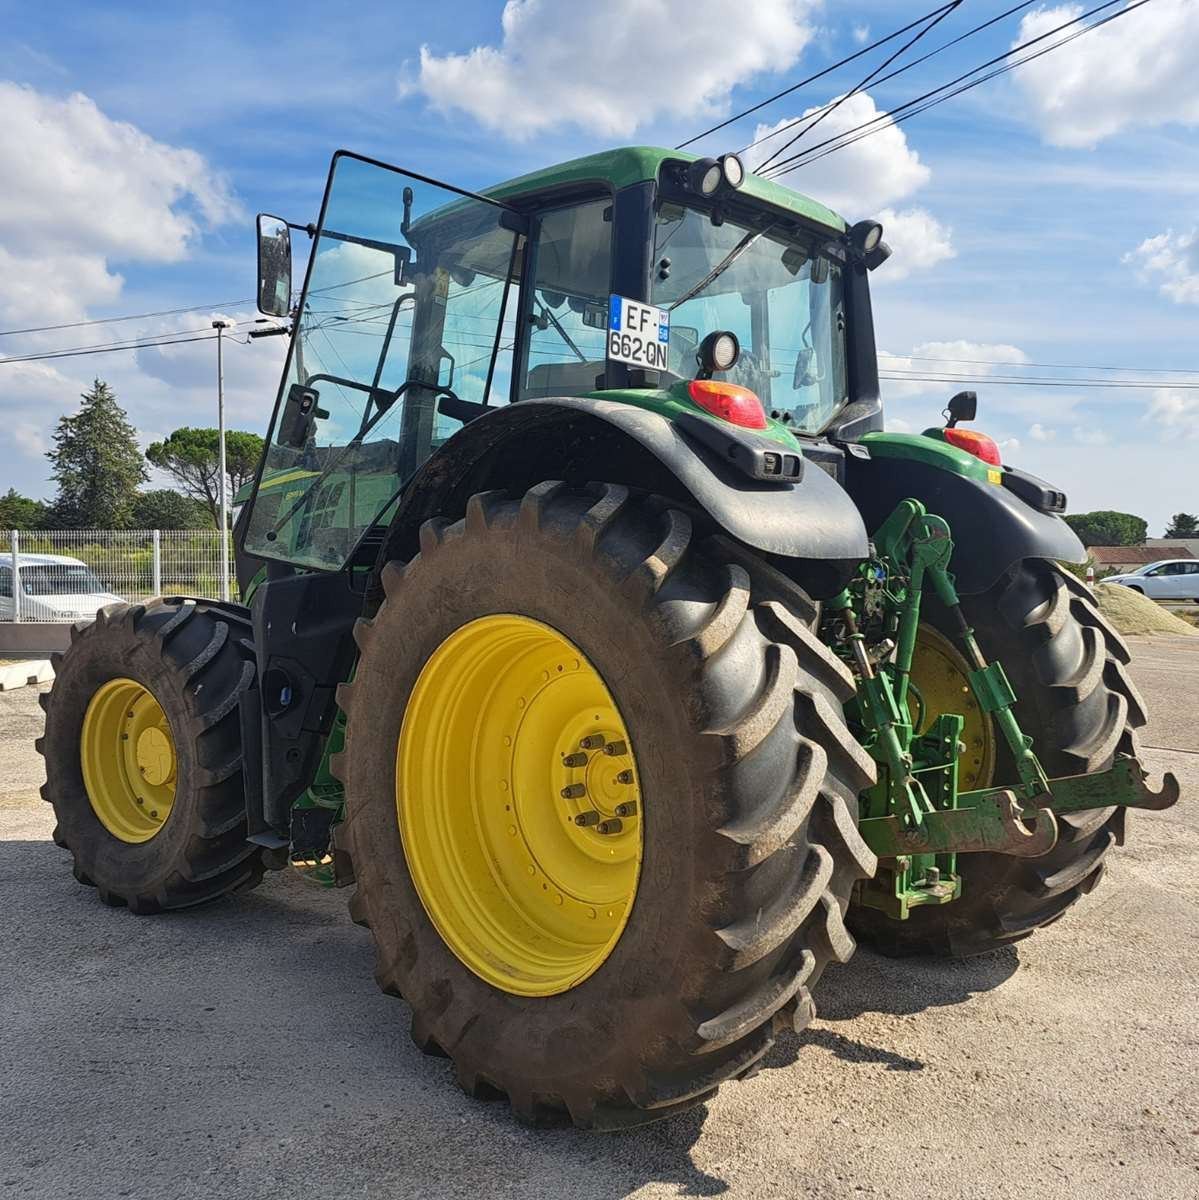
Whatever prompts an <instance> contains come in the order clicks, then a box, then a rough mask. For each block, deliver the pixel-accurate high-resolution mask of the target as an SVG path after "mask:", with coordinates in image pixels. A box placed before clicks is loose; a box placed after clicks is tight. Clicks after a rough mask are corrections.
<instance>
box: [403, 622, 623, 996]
mask: <svg viewBox="0 0 1199 1200" xmlns="http://www.w3.org/2000/svg"><path fill="white" fill-rule="evenodd" d="M396 807H397V812H398V817H399V826H400V835H401V839H402V841H403V845H404V855H405V857H406V859H407V862H408V869H409V871H410V873H411V875H412V879H413V881H414V883H415V884H416V890H417V892H418V893H419V895H420V898H421V902H422V904H423V905H424V907H425V911H426V912H427V913H428V914H429V919H430V920H431V921H432V922H433V924H434V925H435V926H436V928H437V931H438V933H440V934H441V937H442V938H443V940H444V941H445V943H446V945H447V946H449V948H450V949H451V950H452V951H453V952H454V954H456V955H457V956H458V958H459V959H461V961H462V962H463V963H464V964H465V965H466V966H467V967H469V968H470V969H471V970H472V971H473V972H474V973H475V974H476V975H478V976H479V977H480V978H482V979H485V980H486V981H487V982H488V983H490V984H492V985H493V986H495V987H497V988H501V989H503V990H504V991H506V992H512V993H515V994H516V995H519V996H552V995H555V994H556V993H559V992H565V991H567V990H569V989H570V988H572V987H574V986H576V985H577V984H579V983H581V982H582V981H583V980H584V979H586V978H587V977H588V976H589V975H591V974H592V972H594V971H595V970H596V969H597V968H598V967H599V966H600V964H601V963H603V962H604V960H605V959H606V958H607V957H608V955H609V954H610V953H611V951H612V948H613V947H614V946H615V945H616V943H617V941H618V940H619V938H620V935H621V932H622V931H623V930H624V927H625V923H626V922H627V920H628V917H629V912H630V911H631V909H632V907H633V899H634V896H635V895H636V892H637V878H638V875H639V873H640V869H641V852H642V822H641V811H640V810H641V796H640V791H639V787H638V777H637V766H636V761H635V759H634V757H633V746H632V742H631V740H630V738H629V734H628V731H627V730H626V729H625V726H624V722H623V721H622V720H621V717H620V713H619V711H618V710H617V708H616V703H615V701H614V700H613V699H612V696H611V694H610V693H609V691H608V689H607V687H606V686H605V684H604V681H603V679H602V678H601V676H600V674H599V672H598V671H597V670H596V669H595V667H594V666H592V664H591V663H590V662H589V661H588V660H587V658H586V656H585V655H584V654H583V653H582V651H581V650H579V649H578V647H577V646H574V645H573V644H572V643H571V642H569V641H568V640H567V639H566V638H564V637H563V636H562V635H561V634H560V633H558V632H557V630H555V629H551V628H550V627H549V626H548V625H543V624H541V623H540V622H538V621H533V620H530V619H528V618H527V617H519V616H511V615H506V614H503V615H496V616H490V617H482V618H480V619H479V620H477V621H472V622H470V623H469V624H467V625H463V626H462V627H461V628H460V629H458V630H456V631H455V632H454V633H452V634H451V635H450V636H449V637H448V638H446V640H445V641H444V642H442V643H441V645H440V646H438V647H437V649H436V650H435V651H434V652H433V654H432V655H431V656H430V658H429V660H428V662H426V663H425V665H424V667H423V669H422V670H421V673H420V676H419V677H418V679H417V681H416V686H415V687H414V688H413V691H412V696H411V698H410V700H409V702H408V708H407V711H406V713H405V715H404V723H403V727H402V729H401V730H400V741H399V747H398V750H397V755H396Z"/></svg>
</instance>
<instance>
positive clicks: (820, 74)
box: [675, 0, 1031, 150]
mask: <svg viewBox="0 0 1199 1200" xmlns="http://www.w3.org/2000/svg"><path fill="white" fill-rule="evenodd" d="M1030 2H1031V0H1030ZM953 7H955V5H954V4H952V3H949V4H941V5H939V6H938V7H937V8H934V9H932V10H931V11H930V12H926V13H925V14H924V16H922V17H917V18H916V19H915V20H914V21H911V22H910V23H909V24H907V25H905V26H904V27H903V28H902V29H897V30H896V31H895V32H894V33H889V34H887V36H886V37H884V38H879V40H878V41H877V42H871V43H870V45H869V46H863V47H862V48H861V50H858V51H855V52H854V53H853V54H850V55H847V56H846V57H845V58H842V59H839V60H838V61H837V62H835V63H833V64H832V65H831V66H828V67H825V68H824V69H823V70H822V71H817V72H816V74H815V75H809V76H808V77H807V79H801V80H800V81H799V82H798V83H793V84H792V85H791V86H790V87H785V88H783V90H782V91H781V92H775V93H774V95H773V96H767V97H766V99H765V100H761V101H759V102H758V103H757V104H755V105H753V106H752V107H751V108H746V109H743V110H742V111H741V112H739V113H734V114H733V116H731V117H729V118H728V119H727V120H725V121H721V122H720V124H719V125H713V126H712V128H711V129H705V130H704V131H703V133H697V134H696V135H695V136H694V137H690V138H688V139H687V140H686V141H685V142H680V143H679V144H678V145H677V146H676V147H675V149H676V150H685V149H686V148H687V147H688V146H690V145H693V144H694V143H695V142H698V141H699V140H700V138H706V137H707V136H708V134H710V133H716V132H717V130H720V129H724V128H726V127H727V126H729V125H732V124H733V123H734V122H736V121H740V120H741V118H742V117H748V116H749V114H750V113H755V112H757V111H758V110H759V109H760V108H765V107H766V106H767V105H768V104H773V103H774V102H775V101H776V100H781V99H782V98H783V97H784V96H789V95H790V94H791V93H792V92H797V91H799V89H800V88H802V87H807V86H808V84H809V83H815V82H816V80H818V79H823V78H824V77H825V76H826V75H830V74H832V72H833V71H836V70H837V69H838V68H839V67H844V66H845V65H846V64H848V63H851V62H853V61H854V60H855V59H858V58H861V57H862V55H863V54H869V53H870V51H871V50H877V49H878V48H879V46H885V45H886V44H887V43H888V42H893V41H894V40H895V39H896V38H897V37H902V36H903V35H904V34H905V33H907V32H908V30H910V29H915V28H916V26H917V25H919V24H921V22H923V21H927V20H928V19H929V17H934V16H936V15H937V13H939V12H944V11H946V10H948V9H951V8H953Z"/></svg>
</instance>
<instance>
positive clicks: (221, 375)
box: [212, 317, 233, 600]
mask: <svg viewBox="0 0 1199 1200" xmlns="http://www.w3.org/2000/svg"><path fill="white" fill-rule="evenodd" d="M212 327H213V329H215V330H216V411H217V437H218V439H219V448H218V452H217V484H218V486H219V487H220V509H221V518H220V526H221V529H220V534H221V599H222V600H228V599H229V474H228V471H227V469H226V466H225V356H224V345H223V343H222V335H223V334H224V332H225V330H226V329H232V328H233V322H232V321H230V320H229V319H228V318H226V317H217V318H216V320H214V321H213V323H212Z"/></svg>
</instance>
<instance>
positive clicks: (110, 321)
mask: <svg viewBox="0 0 1199 1200" xmlns="http://www.w3.org/2000/svg"><path fill="white" fill-rule="evenodd" d="M253 299H254V297H253V296H249V297H247V298H245V299H243V300H218V301H216V302H215V303H213V304H192V305H189V306H188V307H187V308H160V309H159V310H158V311H157V312H145V313H129V314H128V315H126V316H123V317H97V318H95V319H94V320H91V321H68V322H66V323H65V324H62V325H32V326H30V327H29V328H28V329H0V337H15V336H16V335H17V334H19V333H51V332H54V331H56V330H59V329H82V328H83V327H84V326H85V325H116V324H118V323H120V322H121V321H144V320H146V319H147V318H148V317H173V316H177V315H178V314H179V313H189V312H200V311H201V310H202V309H206V308H232V307H233V306H234V305H236V304H250V303H251V302H252V301H253Z"/></svg>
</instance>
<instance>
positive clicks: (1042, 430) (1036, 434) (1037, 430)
mask: <svg viewBox="0 0 1199 1200" xmlns="http://www.w3.org/2000/svg"><path fill="white" fill-rule="evenodd" d="M1028 436H1029V437H1030V438H1032V440H1033V441H1034V442H1051V441H1053V439H1054V438H1055V437H1057V430H1056V429H1046V427H1045V426H1044V425H1042V424H1041V423H1040V422H1039V421H1034V422H1033V423H1032V425H1030V426H1029V429H1028Z"/></svg>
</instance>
